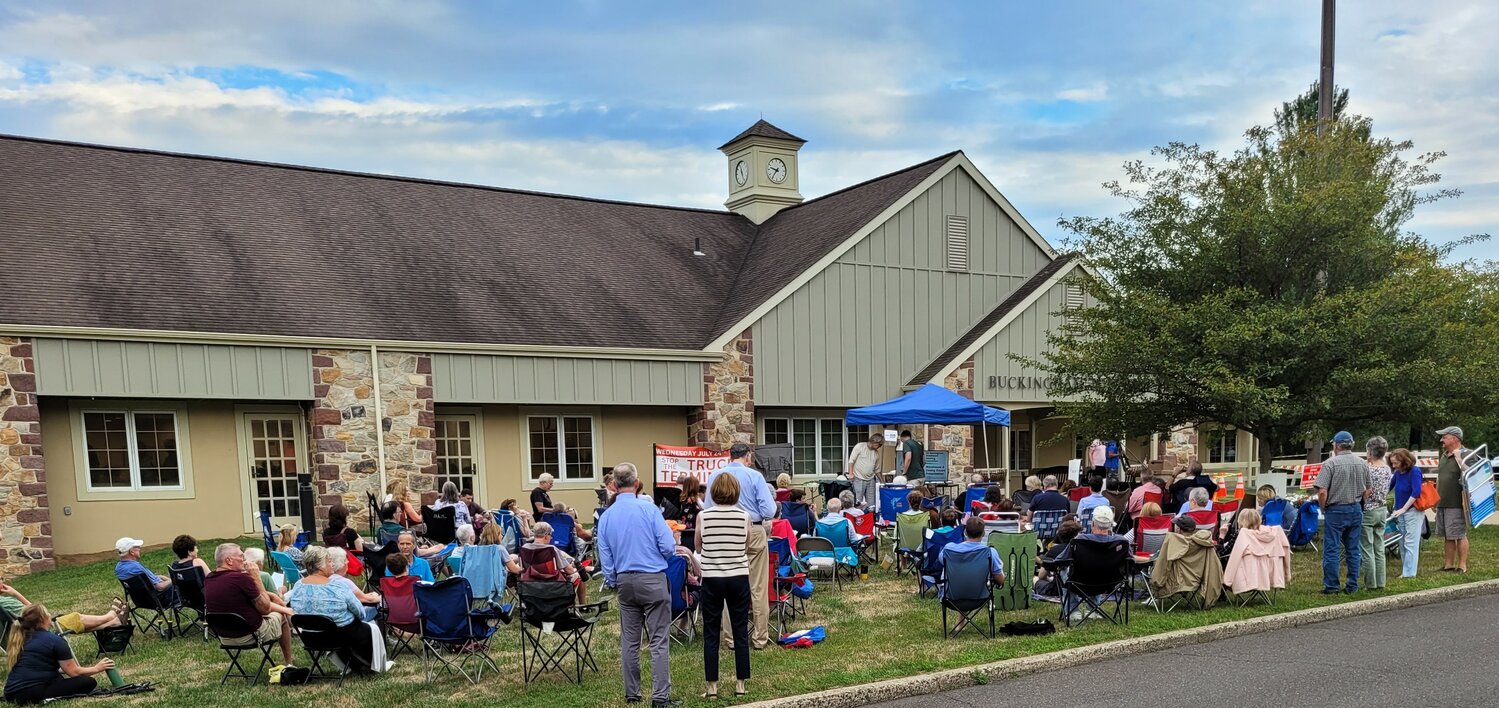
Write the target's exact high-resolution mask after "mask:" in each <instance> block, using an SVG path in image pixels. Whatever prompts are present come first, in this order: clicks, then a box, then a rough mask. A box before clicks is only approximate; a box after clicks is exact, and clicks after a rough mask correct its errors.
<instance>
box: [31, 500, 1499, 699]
mask: <svg viewBox="0 0 1499 708" xmlns="http://www.w3.org/2000/svg"><path fill="white" fill-rule="evenodd" d="M1471 537H1472V557H1471V566H1470V572H1469V573H1468V574H1467V575H1458V574H1456V573H1441V572H1437V570H1436V569H1437V568H1440V567H1441V565H1442V558H1441V547H1442V546H1441V541H1440V540H1437V539H1433V540H1430V541H1427V542H1426V543H1424V544H1423V553H1422V557H1421V568H1422V570H1421V575H1420V577H1417V578H1414V579H1410V580H1401V579H1399V578H1398V577H1397V576H1398V575H1399V563H1398V561H1397V560H1395V559H1393V558H1392V559H1391V560H1390V580H1389V587H1388V588H1387V589H1385V590H1383V591H1375V592H1360V593H1358V594H1357V595H1354V596H1345V595H1336V596H1331V597H1328V596H1323V595H1321V594H1320V593H1319V590H1320V589H1321V564H1320V562H1321V561H1320V556H1319V555H1318V554H1316V553H1314V552H1310V551H1304V552H1300V553H1297V554H1295V556H1294V559H1293V577H1292V583H1291V587H1290V588H1288V589H1287V590H1285V591H1283V592H1281V593H1279V594H1278V595H1277V596H1276V599H1275V605H1274V606H1273V607H1266V606H1263V605H1255V606H1251V607H1248V608H1238V607H1230V606H1227V605H1226V604H1220V605H1219V606H1218V607H1216V608H1214V609H1212V610H1209V611H1205V612H1203V611H1180V610H1179V611H1177V612H1175V613H1172V614H1169V615H1161V614H1157V613H1156V612H1154V611H1153V610H1150V609H1149V608H1145V607H1141V606H1139V605H1136V606H1134V607H1133V608H1132V611H1131V618H1130V624H1129V626H1128V627H1115V626H1113V625H1109V624H1107V623H1105V622H1102V621H1098V620H1090V621H1089V622H1087V623H1085V624H1084V625H1082V626H1081V627H1078V628H1076V629H1066V628H1061V627H1059V630H1058V632H1057V633H1056V634H1053V635H1049V636H1044V637H1017V638H1005V637H1000V638H997V639H992V640H991V639H983V638H981V637H978V636H977V635H976V634H973V633H971V632H965V633H964V637H963V638H961V639H956V640H949V641H944V640H943V639H942V637H941V632H942V630H941V614H940V612H941V611H940V608H939V607H938V605H937V602H936V601H935V600H933V599H930V598H927V599H918V598H917V597H915V596H914V595H913V594H911V592H910V591H911V589H912V588H913V586H914V582H913V581H912V580H911V579H910V578H909V577H905V578H900V579H896V578H895V577H894V574H893V573H892V572H891V571H888V570H885V569H880V568H875V569H873V571H872V573H871V576H870V580H869V581H868V582H862V583H854V584H848V585H845V586H844V588H843V590H842V591H841V592H839V591H834V590H833V588H832V587H831V583H830V582H829V583H820V584H819V585H818V590H817V594H816V596H815V597H814V598H813V600H812V601H811V603H810V616H809V617H807V618H805V619H806V622H805V625H804V626H811V625H812V624H822V625H824V626H826V627H827V630H828V639H827V641H825V642H823V643H822V644H820V645H818V646H816V647H814V648H812V649H798V650H787V649H770V650H766V651H763V652H755V653H754V654H753V667H754V678H753V679H752V680H751V681H750V695H749V696H748V697H746V698H745V699H741V701H740V702H747V701H749V700H759V699H764V698H770V697H774V696H787V695H796V694H801V693H806V692H810V691H817V690H822V689H828V688H836V687H842V686H852V685H858V684H863V683H868V682H871V681H878V680H883V679H889V678H894V677H899V676H906V675H911V674H917V673H923V672H929V671H936V670H941V669H951V668H957V667H962V666H967V665H973V664H979V663H984V662H991V661H998V660H1003V659H1009V658H1015V657H1021V656H1027V655H1034V654H1042V653H1046V652H1051V651H1056V650H1059V649H1066V648H1070V647H1077V646H1083V645H1087V644H1095V643H1100V642H1106V641H1111V640H1114V639H1120V638H1125V637H1132V636H1142V635H1148V634H1155V633H1160V632H1167V631H1172V630H1179V629H1186V628H1191V627H1199V626H1203V625H1208V624H1213V623H1217V622H1225V621H1230V620H1241V619H1251V618H1254V617H1262V616H1265V615H1268V614H1273V613H1280V612H1289V611H1293V610H1301V609H1306V608H1310V607H1320V606H1325V605H1332V604H1337V603H1342V602H1349V601H1352V600H1358V599H1365V598H1369V597H1375V596H1380V595H1387V594H1394V593H1403V592H1412V591H1416V590H1425V589H1429V588H1435V587H1441V586H1445V585H1453V584H1457V583H1463V582H1470V581H1475V580H1484V579H1489V578H1493V577H1499V528H1494V527H1485V528H1480V529H1476V530H1474V531H1473V533H1472V536H1471ZM242 541H243V542H244V543H252V542H253V541H252V540H251V539H249V538H246V539H242ZM216 543H217V541H207V540H205V541H203V542H202V543H201V546H200V548H202V549H204V551H205V555H211V553H212V548H213V547H214V545H215V544H216ZM168 556H169V552H167V551H154V552H151V553H147V554H146V557H145V558H144V559H143V560H144V562H145V563H146V564H147V566H148V567H151V568H152V569H154V570H157V571H158V572H161V571H164V570H165V568H166V565H167V563H168V560H169V558H168ZM112 566H113V564H112V562H98V563H91V564H88V565H82V566H75V567H68V568H61V569H58V570H55V571H50V572H46V573H38V574H35V575H31V576H27V577H24V578H17V579H16V580H15V586H16V587H17V588H18V589H19V590H21V592H22V593H24V594H25V595H26V596H27V598H28V599H31V600H32V601H40V602H43V603H44V604H46V605H47V606H48V608H49V610H51V611H52V612H54V613H55V612H59V611H64V610H80V611H86V612H99V611H101V610H103V609H104V608H106V607H107V606H108V601H109V598H110V597H112V596H115V595H118V594H119V590H120V588H119V584H118V583H117V582H116V580H115V579H114V575H113V572H112ZM594 589H595V592H594V593H593V595H594V596H599V595H601V593H599V592H598V591H597V590H596V588H594ZM1056 613H1057V606H1056V605H1054V604H1048V603H1033V604H1032V607H1031V609H1029V610H1021V611H1015V612H1006V613H1000V614H999V617H998V618H997V621H998V622H999V623H1004V622H1007V621H1011V620H1031V619H1037V618H1042V617H1045V618H1048V619H1052V620H1053V621H1055V620H1056ZM617 628H618V614H617V612H612V611H611V612H610V613H609V614H608V615H607V616H606V620H605V621H604V622H603V623H601V626H600V627H599V630H598V632H597V633H596V634H595V636H594V641H593V651H594V656H595V657H596V659H597V661H598V664H599V668H600V669H601V672H600V673H599V674H585V679H584V683H583V685H582V686H576V685H572V684H569V683H566V682H565V681H564V680H563V679H562V678H561V677H545V678H543V679H541V680H539V681H537V682H534V683H532V684H531V685H530V686H524V685H522V682H521V681H520V654H519V636H518V631H519V630H518V629H517V627H516V626H515V625H508V626H503V627H501V629H500V631H499V633H498V634H497V635H496V637H495V646H496V648H497V650H496V651H495V652H494V656H495V658H496V661H497V662H498V663H499V665H500V668H501V672H500V673H499V674H497V675H496V674H486V675H485V677H484V680H483V682H482V683H480V684H479V685H477V686H475V685H472V684H470V683H468V682H466V681H463V680H462V679H460V678H457V677H446V678H440V679H439V680H438V681H437V682H436V683H434V684H432V685H424V684H423V683H422V680H423V676H422V672H421V665H420V662H418V661H416V660H415V659H413V658H412V657H411V656H410V655H403V656H402V657H401V658H400V660H398V662H397V666H396V668H395V670H394V671H393V672H392V673H390V674H386V675H383V676H375V677H368V678H353V679H350V680H349V681H347V682H346V683H345V684H344V686H343V688H342V689H339V688H335V687H334V686H332V685H330V684H317V685H313V686H298V687H290V686H289V687H280V686H266V685H264V684H263V683H262V684H259V685H256V686H254V687H253V688H252V687H246V686H245V685H244V684H243V682H239V683H238V684H236V683H231V684H230V685H228V686H224V687H220V686H219V685H218V681H219V677H220V676H221V675H222V673H223V670H224V667H225V666H226V665H227V664H226V660H225V656H224V654H223V652H222V651H220V650H219V649H218V646H217V643H216V642H205V641H203V640H201V639H196V638H192V637H187V638H176V639H173V640H171V641H163V640H161V639H160V638H157V637H154V636H141V635H137V637H136V639H135V643H134V646H133V647H132V649H131V650H130V653H129V654H126V655H124V656H123V657H119V663H120V666H121V668H122V669H123V671H124V672H125V675H126V677H127V679H128V680H130V681H151V682H153V683H155V684H156V685H157V687H158V688H157V690H156V692H154V693H150V694H144V695H140V696H134V697H125V698H121V699H118V700H120V701H125V702H132V703H141V704H147V703H149V704H152V705H168V706H194V707H197V708H201V707H203V706H211V705H221V706H230V705H234V706H238V705H256V706H261V707H265V706H282V705H285V706H292V705H309V704H313V703H316V704H317V705H321V706H354V705H382V704H383V705H418V706H419V705H436V704H440V703H448V702H451V701H490V702H494V703H497V704H504V705H520V706H545V708H567V707H570V706H601V705H623V704H624V701H623V696H622V693H621V689H620V677H619V635H618V631H617ZM70 641H71V642H72V644H73V646H74V648H75V651H76V652H77V653H78V654H79V656H80V657H81V658H82V659H84V660H85V663H87V660H88V659H89V658H90V657H92V656H93V654H94V651H95V649H96V646H95V642H94V640H93V638H92V637H73V638H71V640H70ZM297 651H298V655H299V657H300V656H302V652H301V649H300V647H299V648H298V650H297ZM272 655H273V656H277V655H278V654H277V653H276V652H273V653H272ZM247 656H248V655H247ZM671 659H672V677H673V683H674V688H673V693H674V694H675V696H676V697H678V698H682V699H685V700H686V701H687V703H688V705H712V704H710V703H709V702H706V701H703V700H701V699H698V698H697V696H698V695H699V694H700V693H701V692H702V649H701V643H700V641H697V642H694V643H693V644H692V645H689V646H686V647H681V646H673V647H672V651H671ZM299 663H302V664H304V665H305V660H304V661H302V662H299ZM643 663H644V664H645V667H644V672H645V673H647V674H648V673H649V662H648V661H646V662H643ZM723 666H724V670H725V672H726V673H725V676H732V666H733V662H732V659H731V657H729V656H727V655H726V656H725V662H724V664H723ZM645 682H646V685H647V689H648V688H649V677H648V676H647V677H646V678H645ZM726 688H728V689H729V690H730V692H731V691H732V684H726ZM647 693H648V690H647ZM732 702H733V699H732V697H731V696H725V697H724V698H723V699H721V700H720V701H719V702H718V704H729V703H732Z"/></svg>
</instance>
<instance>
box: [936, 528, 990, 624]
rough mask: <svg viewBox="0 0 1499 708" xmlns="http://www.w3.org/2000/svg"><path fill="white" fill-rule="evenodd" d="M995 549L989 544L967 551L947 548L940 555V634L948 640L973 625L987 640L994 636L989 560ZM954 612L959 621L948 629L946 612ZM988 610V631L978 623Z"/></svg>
mask: <svg viewBox="0 0 1499 708" xmlns="http://www.w3.org/2000/svg"><path fill="white" fill-rule="evenodd" d="M993 553H994V551H993V550H992V549H990V548H989V547H988V546H984V547H983V548H974V549H972V550H968V551H954V550H953V549H952V547H951V546H949V547H947V549H945V551H944V552H943V554H942V576H943V585H942V635H943V636H945V637H947V638H948V639H951V638H953V637H956V636H958V634H959V633H960V632H962V631H963V630H964V629H967V628H969V627H972V628H973V629H974V630H975V631H977V632H978V633H979V634H981V635H983V636H984V637H987V638H989V639H993V638H994V574H993V573H992V572H991V570H992V568H991V566H990V560H991V559H992V558H993ZM949 610H950V611H952V612H955V613H957V615H958V621H957V622H955V623H953V625H952V629H951V630H949V629H948V624H947V613H948V611H949ZM985 610H988V612H989V631H987V632H986V631H984V626H983V625H982V624H979V621H978V615H979V613H980V612H983V611H985Z"/></svg>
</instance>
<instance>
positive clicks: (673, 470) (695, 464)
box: [656, 445, 729, 487]
mask: <svg viewBox="0 0 1499 708" xmlns="http://www.w3.org/2000/svg"><path fill="white" fill-rule="evenodd" d="M727 464H729V453H728V452H719V451H718V450H709V449H708V448H706V447H681V446H677V445H657V446H656V484H657V485H660V486H665V487H675V486H677V480H679V479H682V478H683V477H687V476H691V477H696V478H697V479H698V481H699V482H704V481H707V479H708V475H710V474H713V473H714V472H715V471H716V470H718V469H719V468H720V467H723V466H724V465H727Z"/></svg>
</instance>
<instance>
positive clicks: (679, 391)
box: [432, 354, 703, 406]
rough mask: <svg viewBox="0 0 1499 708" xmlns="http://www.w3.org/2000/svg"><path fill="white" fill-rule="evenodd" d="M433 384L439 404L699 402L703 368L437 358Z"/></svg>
mask: <svg viewBox="0 0 1499 708" xmlns="http://www.w3.org/2000/svg"><path fill="white" fill-rule="evenodd" d="M432 383H433V386H434V389H433V399H434V400H435V401H437V402H438V403H520V404H533V403H534V404H545V405H551V404H558V405H565V404H576V405H662V406H666V405H676V406H698V405H702V403H703V364H702V363H701V362H694V361H640V360H624V359H588V358H565V357H527V356H494V355H487V354H435V355H433V357H432Z"/></svg>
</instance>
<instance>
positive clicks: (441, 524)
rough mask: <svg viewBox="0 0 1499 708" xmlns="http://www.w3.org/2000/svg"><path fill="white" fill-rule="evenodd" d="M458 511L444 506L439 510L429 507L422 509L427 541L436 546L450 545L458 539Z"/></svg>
mask: <svg viewBox="0 0 1499 708" xmlns="http://www.w3.org/2000/svg"><path fill="white" fill-rule="evenodd" d="M457 517H458V509H457V508H456V507H451V506H445V507H443V508H441V509H433V508H432V507H430V506H424V507H422V520H423V521H425V522H427V533H426V536H427V540H428V541H431V542H433V543H435V544H438V545H446V544H449V543H452V542H453V540H454V539H456V538H458V521H457Z"/></svg>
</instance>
